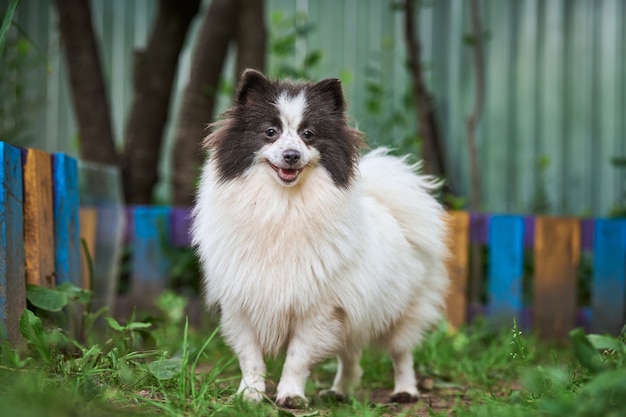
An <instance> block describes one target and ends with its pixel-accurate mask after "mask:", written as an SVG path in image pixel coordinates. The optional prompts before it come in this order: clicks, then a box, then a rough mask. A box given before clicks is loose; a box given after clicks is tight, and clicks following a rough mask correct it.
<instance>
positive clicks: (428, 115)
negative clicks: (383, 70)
mask: <svg viewBox="0 0 626 417" xmlns="http://www.w3.org/2000/svg"><path fill="white" fill-rule="evenodd" d="M414 6H415V5H414V0H405V2H404V18H405V22H404V23H405V32H404V33H405V39H406V43H407V54H408V61H409V71H410V75H411V79H412V80H413V99H414V100H415V108H416V113H417V114H416V118H417V122H418V129H419V134H420V137H421V139H422V159H423V160H424V171H425V172H426V173H428V174H432V175H436V176H438V177H447V171H446V165H445V155H444V148H443V145H442V143H441V140H440V137H439V129H438V127H437V118H436V113H435V101H434V99H433V98H432V96H431V94H430V93H429V92H428V88H427V87H426V83H425V82H424V74H423V73H422V65H421V47H420V41H419V28H418V22H419V17H416V14H417V15H418V16H419V2H418V7H417V13H416V9H415V7H414ZM447 187H448V188H450V184H447Z"/></svg>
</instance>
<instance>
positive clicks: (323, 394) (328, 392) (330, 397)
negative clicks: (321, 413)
mask: <svg viewBox="0 0 626 417" xmlns="http://www.w3.org/2000/svg"><path fill="white" fill-rule="evenodd" d="M319 396H320V398H321V399H322V400H324V401H334V402H343V401H345V400H346V396H345V395H343V394H342V393H340V392H337V391H335V390H333V389H325V390H323V391H320V394H319Z"/></svg>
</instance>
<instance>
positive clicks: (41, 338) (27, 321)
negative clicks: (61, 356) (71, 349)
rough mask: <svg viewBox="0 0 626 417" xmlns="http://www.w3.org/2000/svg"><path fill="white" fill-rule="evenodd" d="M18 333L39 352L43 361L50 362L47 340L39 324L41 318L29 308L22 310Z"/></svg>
mask: <svg viewBox="0 0 626 417" xmlns="http://www.w3.org/2000/svg"><path fill="white" fill-rule="evenodd" d="M20 333H21V334H22V336H23V337H24V339H26V341H27V342H28V344H29V345H32V346H33V347H34V348H35V351H36V352H38V353H39V356H40V357H41V358H42V359H43V360H44V361H46V362H48V363H51V362H52V357H51V356H50V348H49V347H48V340H47V338H46V333H45V331H44V329H43V325H42V324H41V319H40V318H39V317H37V316H36V315H35V313H33V312H32V311H30V310H24V313H23V314H22V317H20Z"/></svg>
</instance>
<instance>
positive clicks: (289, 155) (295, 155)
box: [283, 149, 300, 165]
mask: <svg viewBox="0 0 626 417" xmlns="http://www.w3.org/2000/svg"><path fill="white" fill-rule="evenodd" d="M283 159H284V160H285V162H287V163H288V164H289V165H293V164H295V163H296V162H298V161H299V160H300V152H298V151H296V150H295V149H287V150H286V151H284V152H283Z"/></svg>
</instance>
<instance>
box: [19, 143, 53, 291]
mask: <svg viewBox="0 0 626 417" xmlns="http://www.w3.org/2000/svg"><path fill="white" fill-rule="evenodd" d="M52 210H53V206H52V166H51V157H50V154H48V153H46V152H43V151H40V150H37V149H28V150H27V151H26V158H25V162H24V252H25V255H26V280H27V282H28V283H29V284H36V285H43V286H46V287H51V286H53V285H54V216H53V211H52Z"/></svg>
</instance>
